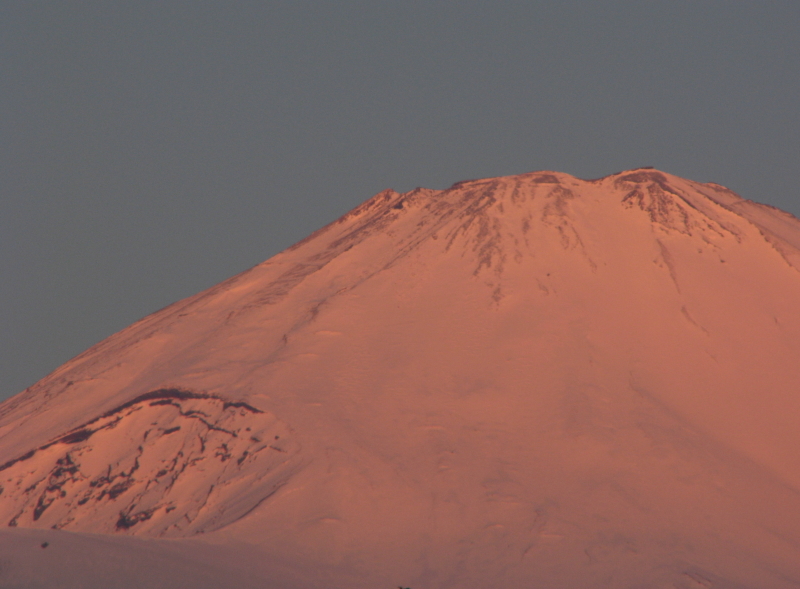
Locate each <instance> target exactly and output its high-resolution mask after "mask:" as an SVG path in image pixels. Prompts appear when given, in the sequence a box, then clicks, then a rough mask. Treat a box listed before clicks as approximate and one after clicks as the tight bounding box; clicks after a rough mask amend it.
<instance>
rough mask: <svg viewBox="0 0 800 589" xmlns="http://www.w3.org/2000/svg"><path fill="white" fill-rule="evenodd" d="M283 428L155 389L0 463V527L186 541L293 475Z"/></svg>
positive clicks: (242, 410) (243, 409)
mask: <svg viewBox="0 0 800 589" xmlns="http://www.w3.org/2000/svg"><path fill="white" fill-rule="evenodd" d="M296 450H297V447H296V445H295V444H294V443H293V442H292V435H291V432H290V431H289V429H288V427H286V426H285V425H284V424H283V423H282V422H280V421H279V420H277V419H276V418H275V417H274V416H272V415H271V414H269V413H265V412H263V411H260V410H258V409H256V408H255V407H252V406H250V405H248V404H247V403H243V402H235V401H226V400H224V399H220V398H218V397H215V396H213V395H209V394H207V393H196V392H192V391H186V390H182V389H159V390H156V391H151V392H149V393H145V394H144V395H140V396H139V397H137V398H135V399H133V400H131V401H129V402H127V403H125V404H123V405H121V406H120V407H117V408H116V409H113V410H111V411H108V412H106V413H104V414H103V415H101V416H99V417H97V418H95V419H93V420H91V421H89V422H87V423H85V424H83V425H81V426H79V427H77V428H75V429H73V430H71V431H69V432H66V433H64V434H62V435H60V436H58V437H56V439H55V440H53V441H51V442H49V443H47V444H45V445H43V446H40V447H39V448H35V449H32V450H30V451H28V452H26V453H25V454H23V455H22V456H20V457H18V458H16V459H14V460H10V461H8V462H7V463H6V464H4V465H2V466H0V484H1V485H2V488H0V518H2V519H0V521H3V520H5V521H6V522H8V525H9V526H11V527H15V526H23V527H47V528H54V529H62V528H63V529H70V530H76V531H86V532H95V533H98V532H99V533H110V532H124V533H128V534H142V535H148V536H186V535H192V534H195V533H201V532H206V531H211V530H214V529H218V528H220V527H222V526H225V525H227V524H229V523H231V522H233V521H235V520H237V519H239V518H240V517H242V516H243V515H245V514H246V513H247V512H249V511H250V510H251V509H252V508H254V507H255V506H256V505H258V503H260V502H261V501H262V500H263V499H265V498H266V497H268V496H269V495H271V494H272V493H273V492H274V491H275V490H276V489H277V488H278V487H279V486H281V485H282V484H283V483H284V482H285V481H286V479H287V478H288V477H289V476H290V474H291V472H293V468H292V466H293V465H294V463H295V460H294V456H295V454H296Z"/></svg>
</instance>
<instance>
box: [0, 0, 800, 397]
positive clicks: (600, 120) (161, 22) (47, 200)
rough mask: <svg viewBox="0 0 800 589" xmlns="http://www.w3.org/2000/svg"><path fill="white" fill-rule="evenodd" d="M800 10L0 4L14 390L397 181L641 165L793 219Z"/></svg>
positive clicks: (2, 160)
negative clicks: (714, 185)
mask: <svg viewBox="0 0 800 589" xmlns="http://www.w3.org/2000/svg"><path fill="white" fill-rule="evenodd" d="M799 104H800V2H797V0H791V1H786V2H772V1H764V2H742V1H736V0H726V1H724V2H723V1H711V0H707V1H706V0H704V1H691V2H690V1H682V0H669V1H637V2H633V1H630V2H603V1H598V0H592V1H585V2H569V1H564V0H560V1H558V2H555V1H552V2H535V1H531V0H527V1H524V2H502V1H497V2H477V1H472V0H465V1H462V2H448V1H445V0H440V1H438V2H414V1H410V0H407V1H405V2H381V1H379V0H371V1H364V2H356V1H347V0H340V1H339V2H309V1H303V0H292V1H287V2H249V1H248V2H199V1H192V2H188V1H186V2H170V1H166V0H159V1H157V2H150V1H146V0H136V1H131V2H127V1H109V0H103V1H97V2H82V1H64V0H58V1H39V2H33V1H30V2H1V3H0V253H1V254H2V255H1V256H0V398H3V397H6V396H9V395H11V394H14V393H17V392H19V391H21V390H22V389H23V388H25V387H26V386H28V385H31V384H33V383H34V382H35V381H36V380H38V379H39V378H42V377H43V376H45V375H46V374H47V373H48V372H50V371H51V370H53V369H55V368H56V367H57V366H59V365H60V364H62V363H63V362H65V361H67V360H68V359H69V358H71V357H73V356H75V355H76V354H78V353H80V352H82V351H83V350H84V349H86V348H87V347H89V346H90V345H92V344H94V343H96V342H97V341H99V340H101V339H103V338H104V337H106V336H108V335H110V334H112V333H113V332H115V331H118V330H120V329H122V328H123V327H125V326H127V325H129V324H130V323H132V322H133V321H135V320H136V319H139V318H141V317H143V316H144V315H147V314H149V313H151V312H153V311H155V310H157V309H159V308H161V307H163V306H165V305H167V304H169V303H171V302H173V301H175V300H177V299H180V298H183V297H186V296H189V295H192V294H194V293H196V292H198V291H200V290H202V289H204V288H206V287H209V286H212V285H213V284H216V283H217V282H219V281H221V280H223V279H225V278H227V277H229V276H231V275H233V274H235V273H238V272H240V271H242V270H245V269H246V268H248V267H250V266H252V265H254V264H257V263H258V262H261V261H262V260H265V259H267V258H268V257H270V256H272V255H274V254H275V253H277V252H279V251H280V250H282V249H283V248H285V247H287V246H289V245H291V244H292V243H293V242H295V241H297V240H299V239H301V238H303V237H305V236H306V235H307V234H309V233H310V232H311V231H313V230H315V229H317V228H319V227H320V226H322V225H324V224H325V223H327V222H329V221H332V220H333V219H335V218H336V217H338V216H340V215H341V214H343V213H345V212H346V211H347V210H349V209H350V208H352V207H354V206H355V205H357V204H358V203H360V202H361V201H363V200H365V199H366V198H368V197H370V196H371V195H373V194H374V193H376V192H378V191H380V190H382V189H384V188H394V189H396V190H400V191H405V190H410V189H412V188H414V187H416V186H427V187H430V188H445V187H447V186H449V185H450V184H452V183H453V182H456V181H458V180H463V179H467V178H479V177H487V176H498V175H506V174H517V173H522V172H527V171H532V170H540V169H551V170H558V171H562V172H568V173H570V174H574V175H576V176H578V177H582V178H593V177H599V176H604V175H607V174H611V173H614V172H617V171H620V170H623V169H628V168H633V167H637V166H643V165H652V166H655V167H657V168H660V169H663V170H665V171H668V172H671V173H674V174H678V175H680V176H684V177H687V178H691V179H693V180H699V181H714V182H719V183H721V184H724V185H726V186H728V187H729V188H732V189H733V190H735V191H737V192H739V193H740V194H741V195H742V196H744V197H745V198H750V199H753V200H757V201H761V202H766V203H769V204H772V205H775V206H778V207H781V208H783V209H785V210H788V211H790V212H792V213H794V214H795V215H800V189H799V188H798V181H797V173H798V171H800V166H799V165H798V164H800V109H799V108H798V105H799Z"/></svg>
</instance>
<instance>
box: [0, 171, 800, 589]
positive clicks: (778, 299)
mask: <svg viewBox="0 0 800 589" xmlns="http://www.w3.org/2000/svg"><path fill="white" fill-rule="evenodd" d="M0 485H2V493H0V523H5V524H6V525H8V526H11V527H15V526H16V527H17V530H16V531H15V530H8V531H6V532H3V535H2V536H0V541H2V539H3V538H6V537H8V536H7V535H8V534H12V535H13V534H23V533H24V534H28V536H24V537H25V538H28V537H30V534H32V533H37V534H44V533H45V532H33V531H25V530H22V529H20V528H43V529H55V530H60V532H58V533H56V532H52V531H49V532H46V533H47V534H50V536H48V537H52V535H53V534H56V536H58V537H59V538H74V540H73V541H72V542H73V543H76V544H75V545H78V544H80V543H81V542H89V541H90V540H86V538H90V539H91V542H93V544H92V545H93V546H98V545H99V546H102V545H104V544H103V543H102V542H98V540H97V537H96V536H87V535H86V534H109V535H113V536H114V539H113V542H112V539H111V538H109V540H108V542H109V544H108V545H109V546H112V545H113V546H115V547H117V548H115V550H118V549H119V546H122V545H125V546H127V545H130V546H131V547H134V546H162V545H163V546H169V547H170V550H177V551H180V550H184V551H185V552H186V554H202V555H203V556H202V560H203V565H204V566H211V565H213V566H216V567H217V568H218V569H219V570H225V567H226V562H229V561H228V560H226V559H227V558H228V556H224V555H226V554H229V553H230V551H231V550H234V548H235V547H237V546H240V547H241V546H247V550H249V551H254V554H257V555H261V556H259V557H256V558H253V559H251V560H252V562H251V561H248V562H250V564H249V565H248V567H250V568H251V569H252V570H251V572H252V573H253V574H254V575H256V576H257V578H258V579H259V580H258V581H253V582H254V583H256V584H257V586H264V583H269V582H270V581H269V579H273V581H272V582H273V583H274V586H275V587H278V586H280V587H291V586H296V587H316V586H319V587H331V586H334V587H365V588H366V587H381V586H382V587H389V588H391V587H397V586H398V585H400V586H403V587H411V588H412V589H423V588H440V587H441V588H444V587H453V588H455V587H458V588H465V587H475V588H480V587H508V588H516V587H548V588H560V587H564V588H576V587H587V588H588V587H679V588H690V587H730V588H734V587H737V588H739V587H752V588H759V589H761V588H771V587H775V588H783V587H786V588H788V587H800V221H798V219H796V218H794V217H792V216H791V215H789V214H787V213H784V212H782V211H779V210H777V209H773V208H771V207H767V206H765V205H760V204H756V203H753V202H750V201H746V200H743V199H742V198H740V197H739V196H737V195H736V194H734V193H732V192H731V191H729V190H727V189H725V188H723V187H722V186H719V185H716V184H702V183H697V182H692V181H689V180H684V179H681V178H677V177H675V176H671V175H669V174H666V173H663V172H659V171H656V170H653V169H637V170H632V171H628V172H623V173H619V174H615V175H612V176H608V177H605V178H601V179H599V180H592V181H585V180H579V179H576V178H574V177H572V176H569V175H566V174H560V173H555V172H535V173H530V174H523V175H519V176H511V177H504V178H491V179H485V180H473V181H466V182H460V183H458V184H455V185H454V186H452V187H451V188H449V189H447V190H443V191H436V190H427V189H417V190H414V191H411V192H408V193H405V194H399V193H396V192H393V191H391V190H387V191H384V192H381V193H380V194H378V195H376V196H374V197H373V198H371V199H370V200H368V201H367V202H365V203H364V204H363V205H361V206H360V207H358V208H356V209H355V210H353V211H352V212H350V213H348V214H347V215H345V216H344V217H342V218H341V219H339V220H338V221H336V222H334V223H332V224H330V225H328V226H327V227H325V228H323V229H321V230H320V231H318V232H316V233H314V234H313V235H312V236H310V237H309V238H307V239H306V240H304V241H302V242H300V243H298V244H297V245H295V246H294V247H292V248H290V249H288V250H286V251H285V252H283V253H281V254H279V255H277V256H275V257H274V258H272V259H270V260H268V261H266V262H264V263H263V264H260V265H259V266H256V267H255V268H253V269H251V270H249V271H247V272H245V273H243V274H240V275H238V276H235V277H234V278H231V279H230V280H228V281H226V282H223V283H221V284H220V285H218V286H216V287H214V288H212V289H210V290H208V291H205V292H203V293H200V294H198V295H196V296H194V297H191V298H189V299H186V300H183V301H180V302H178V303H175V304H174V305H172V306H170V307H167V308H165V309H163V310H161V311H159V312H157V313H155V314H153V315H151V316H149V317H146V318H145V319H142V320H141V321H139V322H137V323H135V324H134V325H132V326H130V327H129V328H127V329H125V330H123V331H121V332H120V333H118V334H116V335H114V336H112V337H110V338H108V339H107V340H105V341H103V342H101V343H100V344H98V345H96V346H94V347H93V348H91V349H89V350H88V351H86V352H85V353H83V354H82V355H80V356H78V357H77V358H75V359H73V360H71V361H70V362H68V363H67V364H65V365H64V366H62V367H61V368H59V369H58V370H56V371H55V372H54V373H52V374H51V375H49V376H48V377H46V378H45V379H43V380H42V381H40V382H39V383H37V384H35V385H34V386H32V387H31V388H29V389H28V390H26V391H24V392H23V393H21V394H20V395H17V396H16V397H14V398H12V399H10V400H8V401H7V402H5V403H4V404H3V405H2V406H0ZM59 534H60V535H59ZM120 536H137V537H138V538H139V539H138V540H135V541H134V539H133V538H129V539H124V538H120ZM20 537H23V536H20ZM42 537H44V536H42ZM37 538H38V536H37ZM101 538H102V537H101ZM167 539H169V540H167ZM126 542H127V543H128V544H126ZM209 546H211V547H216V548H215V549H214V550H209V549H208V547H209ZM187 547H188V548H187ZM192 547H194V548H192ZM198 547H206V548H202V549H201V548H198ZM132 550H133V548H132ZM226 551H227V552H226ZM239 552H241V551H239ZM51 553H54V551H50V552H48V550H39V551H35V555H34V556H35V560H36V562H41V563H42V564H41V566H42V567H45V568H46V567H47V566H48V565H47V559H48V558H50V557H49V556H48V554H51ZM15 554H16V553H15ZM181 554H183V553H181ZM215 555H219V556H218V559H219V562H215V561H214V558H215ZM34 556H31V558H34ZM14 558H15V559H22V561H24V557H22V556H20V557H16V556H15V557H14ZM142 558H145V557H144V556H143V557H142ZM198 558H200V557H198ZM14 562H17V561H16V560H15V561H14ZM20 562H21V561H20ZM253 563H255V564H253ZM20 566H22V565H20ZM230 566H233V565H232V564H231V565H230ZM279 568H280V575H278V573H277V572H276V571H277V570H278V569H279ZM11 569H13V567H11ZM11 569H9V570H11ZM153 570H154V571H155V570H157V567H155V568H154V569H153ZM287 571H288V572H287ZM271 573H275V576H271ZM3 574H4V573H3V568H2V567H0V581H2V580H3ZM75 574H77V573H75ZM87 574H88V573H87ZM153 574H156V573H153ZM78 576H80V575H78ZM76 578H77V577H76ZM87 578H88V577H87ZM209 578H210V577H209ZM254 578H255V577H254ZM265 579H266V581H265ZM278 579H279V580H278ZM80 582H81V583H83V582H87V583H88V582H91V580H89V581H85V579H84V580H81V581H80ZM139 582H141V581H139ZM76 583H77V581H76ZM19 586H23V585H19ZM45 586H46V585H45ZM76 586H77V585H76ZM154 586H155V585H154ZM254 586H256V585H254ZM267 586H269V585H267Z"/></svg>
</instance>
